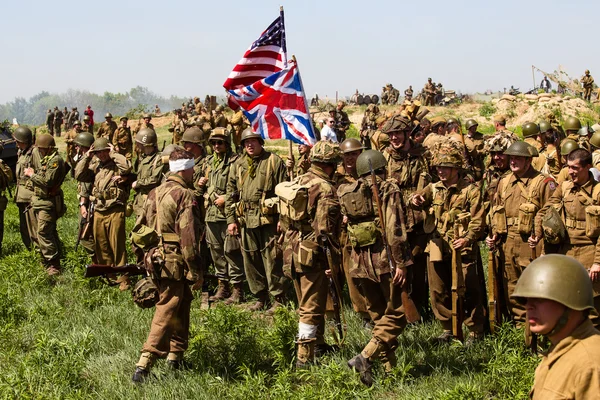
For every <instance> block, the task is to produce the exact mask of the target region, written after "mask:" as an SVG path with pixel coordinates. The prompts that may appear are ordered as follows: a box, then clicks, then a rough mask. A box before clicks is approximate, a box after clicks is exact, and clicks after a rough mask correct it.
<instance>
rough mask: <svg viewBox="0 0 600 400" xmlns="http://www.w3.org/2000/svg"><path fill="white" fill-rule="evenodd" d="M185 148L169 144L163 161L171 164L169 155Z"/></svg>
mask: <svg viewBox="0 0 600 400" xmlns="http://www.w3.org/2000/svg"><path fill="white" fill-rule="evenodd" d="M176 149H177V150H185V149H184V148H183V147H181V146H180V145H178V144H173V143H171V144H168V145H167V146H166V147H165V148H164V149H163V151H162V153H161V154H160V155H161V158H162V162H163V164H165V165H167V164H169V157H170V156H171V153H172V152H173V151H175V150H176ZM131 236H132V240H133V232H131Z"/></svg>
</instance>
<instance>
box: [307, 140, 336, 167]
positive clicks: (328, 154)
mask: <svg viewBox="0 0 600 400" xmlns="http://www.w3.org/2000/svg"><path fill="white" fill-rule="evenodd" d="M339 160H340V146H339V145H338V144H337V143H333V142H329V141H325V140H320V141H318V142H317V143H316V144H315V145H314V146H313V148H312V149H311V150H310V161H312V162H322V163H326V164H337V163H338V161H339Z"/></svg>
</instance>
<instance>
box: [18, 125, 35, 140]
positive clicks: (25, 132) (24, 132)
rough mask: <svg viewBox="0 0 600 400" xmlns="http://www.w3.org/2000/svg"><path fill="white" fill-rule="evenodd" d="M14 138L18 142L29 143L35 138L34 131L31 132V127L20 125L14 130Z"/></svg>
mask: <svg viewBox="0 0 600 400" xmlns="http://www.w3.org/2000/svg"><path fill="white" fill-rule="evenodd" d="M13 138H15V140H16V141H17V142H20V143H28V144H29V143H31V141H32V140H33V133H31V129H29V128H28V127H26V126H19V127H18V128H17V129H15V131H14V132H13Z"/></svg>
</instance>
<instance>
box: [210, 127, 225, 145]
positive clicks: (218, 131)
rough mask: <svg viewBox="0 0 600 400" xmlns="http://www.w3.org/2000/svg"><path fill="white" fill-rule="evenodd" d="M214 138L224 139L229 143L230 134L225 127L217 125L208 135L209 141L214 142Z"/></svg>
mask: <svg viewBox="0 0 600 400" xmlns="http://www.w3.org/2000/svg"><path fill="white" fill-rule="evenodd" d="M213 140H224V141H226V142H227V143H229V142H230V139H229V134H228V133H227V130H226V129H225V128H220V127H217V128H215V129H213V130H212V132H211V133H210V136H209V137H208V141H209V142H212V141H213Z"/></svg>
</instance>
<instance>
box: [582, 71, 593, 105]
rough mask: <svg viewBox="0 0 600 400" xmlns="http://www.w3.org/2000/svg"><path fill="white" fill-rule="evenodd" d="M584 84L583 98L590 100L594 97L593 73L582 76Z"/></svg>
mask: <svg viewBox="0 0 600 400" xmlns="http://www.w3.org/2000/svg"><path fill="white" fill-rule="evenodd" d="M581 83H582V84H583V99H584V100H587V101H590V100H591V98H592V89H593V88H594V78H592V76H591V75H585V76H584V77H583V78H581Z"/></svg>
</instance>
